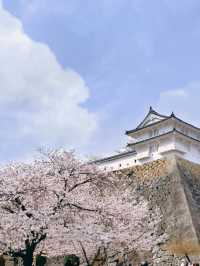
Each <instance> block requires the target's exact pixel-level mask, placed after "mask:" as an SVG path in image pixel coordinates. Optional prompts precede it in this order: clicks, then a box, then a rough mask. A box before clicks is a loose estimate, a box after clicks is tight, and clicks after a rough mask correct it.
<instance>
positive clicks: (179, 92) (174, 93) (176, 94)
mask: <svg viewBox="0 0 200 266" xmlns="http://www.w3.org/2000/svg"><path fill="white" fill-rule="evenodd" d="M187 96H188V93H187V92H186V91H185V90H184V89H175V90H169V91H164V92H161V98H162V97H173V98H187Z"/></svg>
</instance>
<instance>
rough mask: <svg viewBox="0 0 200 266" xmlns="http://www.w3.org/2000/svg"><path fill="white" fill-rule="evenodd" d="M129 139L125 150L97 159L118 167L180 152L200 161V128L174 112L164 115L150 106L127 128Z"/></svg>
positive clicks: (101, 163) (107, 167) (190, 159)
mask: <svg viewBox="0 0 200 266" xmlns="http://www.w3.org/2000/svg"><path fill="white" fill-rule="evenodd" d="M126 135H127V136H128V140H129V141H128V143H127V145H126V149H125V150H124V151H123V152H120V153H118V154H115V155H113V156H110V157H107V158H103V159H100V160H96V161H95V162H96V164H98V165H99V166H100V167H102V168H104V169H105V170H117V169H122V168H128V167H131V166H134V165H140V164H144V163H147V162H150V161H153V160H157V159H161V158H165V157H167V156H170V155H177V156H179V157H182V158H184V159H186V160H189V161H192V162H195V163H199V164H200V128H197V127H195V126H193V125H191V124H189V123H187V122H184V121H183V120H181V119H180V118H178V117H176V116H175V115H174V113H172V114H171V115H170V116H165V115H161V114H159V113H157V112H156V111H154V110H153V109H152V107H150V109H149V112H148V114H147V115H146V116H145V118H144V120H143V121H142V122H141V123H140V124H139V125H138V126H137V127H136V128H135V129H133V130H128V131H126Z"/></svg>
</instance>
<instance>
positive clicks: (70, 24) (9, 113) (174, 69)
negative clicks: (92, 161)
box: [0, 0, 200, 161]
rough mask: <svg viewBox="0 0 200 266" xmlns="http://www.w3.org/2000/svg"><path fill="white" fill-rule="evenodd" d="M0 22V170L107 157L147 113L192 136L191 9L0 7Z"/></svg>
mask: <svg viewBox="0 0 200 266" xmlns="http://www.w3.org/2000/svg"><path fill="white" fill-rule="evenodd" d="M5 14H6V15H5ZM15 17H16V18H15ZM0 22H1V24H2V23H3V26H2V29H1V28H0V39H1V35H2V36H5V39H6V41H5V40H4V42H5V51H4V50H3V51H2V52H1V53H0V57H1V56H2V60H1V58H0V69H3V70H2V71H0V78H1V79H2V80H3V85H2V86H1V88H0V90H2V93H1V94H2V95H1V99H0V104H1V121H2V129H1V133H0V135H1V144H0V149H1V151H2V152H1V155H0V156H1V157H0V159H1V160H2V161H4V160H5V161H6V160H12V159H26V158H28V157H29V156H31V154H32V153H33V152H34V151H35V149H36V148H38V147H40V146H48V147H64V148H67V149H68V148H75V149H76V150H77V151H78V152H80V153H82V154H84V155H87V154H88V155H96V154H97V155H104V154H108V153H111V152H112V151H116V150H118V149H119V148H120V147H121V146H122V145H123V144H124V143H125V141H126V140H125V138H124V136H123V135H124V131H125V130H126V129H131V128H134V126H135V125H136V124H137V123H138V122H139V121H140V120H141V119H142V118H143V116H144V115H145V113H146V112H147V111H148V108H149V106H150V105H152V106H153V107H155V108H156V109H157V110H158V111H160V112H163V113H166V114H167V113H170V112H171V111H172V110H173V111H175V113H176V114H177V115H179V116H180V117H181V118H183V119H186V120H189V121H190V122H192V123H195V124H196V125H197V126H198V125H199V126H200V117H199V113H200V104H199V99H200V75H199V74H200V48H199V47H200V2H199V1H198V0H190V1H188V0H174V1H172V0H171V1H170V0H152V1H146V0H95V1H94V0H84V1H82V0H57V1H54V0H16V1H13V0H3V5H2V7H1V8H0ZM16 32H17V34H16ZM11 36H12V38H11ZM13 36H14V37H13ZM19 40H20V41H19ZM7 42H8V44H9V45H8V44H7ZM18 51H19V52H18ZM5 65H6V71H4V68H5ZM54 73H56V75H55V74H54Z"/></svg>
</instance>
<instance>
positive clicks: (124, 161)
mask: <svg viewBox="0 0 200 266" xmlns="http://www.w3.org/2000/svg"><path fill="white" fill-rule="evenodd" d="M137 164H139V162H138V160H137V158H136V156H135V155H132V156H126V157H124V158H119V159H114V160H112V161H107V162H103V163H101V164H100V167H101V169H103V170H106V171H112V170H118V169H123V168H128V167H131V166H133V165H137Z"/></svg>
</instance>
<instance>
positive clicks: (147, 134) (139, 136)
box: [130, 121, 174, 142]
mask: <svg viewBox="0 0 200 266" xmlns="http://www.w3.org/2000/svg"><path fill="white" fill-rule="evenodd" d="M173 128H174V125H173V121H171V122H170V123H169V122H166V123H163V124H162V125H158V126H152V127H151V128H147V129H145V130H143V131H142V132H135V133H133V135H132V141H131V140H130V142H139V141H142V140H145V139H149V138H151V137H153V134H152V132H153V130H155V129H158V135H162V134H165V133H167V132H169V131H172V130H173Z"/></svg>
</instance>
